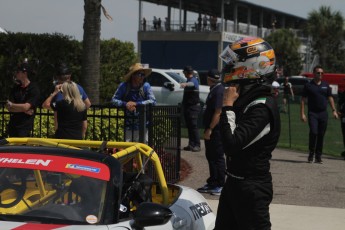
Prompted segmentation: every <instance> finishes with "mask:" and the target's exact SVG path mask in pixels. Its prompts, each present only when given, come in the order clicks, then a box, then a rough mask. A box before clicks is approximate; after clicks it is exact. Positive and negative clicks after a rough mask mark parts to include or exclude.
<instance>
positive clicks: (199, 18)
mask: <svg viewBox="0 0 345 230" xmlns="http://www.w3.org/2000/svg"><path fill="white" fill-rule="evenodd" d="M201 23H202V18H201V14H199V17H198V26H197V27H196V28H195V29H196V31H200V30H201Z"/></svg>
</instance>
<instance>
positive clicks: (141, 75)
mask: <svg viewBox="0 0 345 230" xmlns="http://www.w3.org/2000/svg"><path fill="white" fill-rule="evenodd" d="M134 76H136V77H141V78H144V77H145V73H140V72H139V73H135V74H134Z"/></svg>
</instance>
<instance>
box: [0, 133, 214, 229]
mask: <svg viewBox="0 0 345 230" xmlns="http://www.w3.org/2000/svg"><path fill="white" fill-rule="evenodd" d="M114 148H116V149H119V150H118V151H117V152H115V153H109V151H107V150H108V149H114ZM149 162H151V163H152V165H153V168H154V171H155V175H154V177H155V178H154V179H153V178H152V177H151V176H148V174H147V173H146V168H147V167H146V165H147V164H148V163H149ZM128 165H129V167H128ZM214 222H215V215H214V213H213V212H212V210H211V208H210V206H209V205H208V203H207V201H206V200H205V199H204V197H203V196H202V195H201V194H199V193H198V192H197V191H195V190H193V189H191V188H188V187H183V186H179V185H173V184H167V183H166V181H165V177H164V174H163V170H162V167H161V164H160V161H159V158H158V155H157V154H156V153H155V151H154V150H153V149H152V148H150V147H149V146H147V145H145V144H141V143H130V142H111V141H109V142H103V141H86V140H60V139H41V138H7V139H3V140H1V141H0V226H1V229H38V228H39V229H110V228H111V229H113V228H115V229H143V228H145V229H195V230H197V229H213V228H214Z"/></svg>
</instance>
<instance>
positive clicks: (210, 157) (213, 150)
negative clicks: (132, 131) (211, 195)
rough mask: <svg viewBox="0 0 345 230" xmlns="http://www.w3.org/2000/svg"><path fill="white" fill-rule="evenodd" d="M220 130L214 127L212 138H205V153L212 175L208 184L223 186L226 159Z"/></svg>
mask: <svg viewBox="0 0 345 230" xmlns="http://www.w3.org/2000/svg"><path fill="white" fill-rule="evenodd" d="M221 140H222V138H221V135H220V130H219V129H218V128H216V129H213V131H212V133H211V138H210V140H205V150H206V151H205V155H206V159H207V162H208V167H209V172H210V177H209V178H208V179H207V184H209V185H211V186H214V187H223V185H224V183H225V159H224V150H223V144H222V141H221Z"/></svg>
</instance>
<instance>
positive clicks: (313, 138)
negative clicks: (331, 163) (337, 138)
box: [308, 111, 328, 157]
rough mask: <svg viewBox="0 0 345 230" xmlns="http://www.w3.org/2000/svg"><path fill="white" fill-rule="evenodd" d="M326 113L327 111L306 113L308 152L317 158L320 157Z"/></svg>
mask: <svg viewBox="0 0 345 230" xmlns="http://www.w3.org/2000/svg"><path fill="white" fill-rule="evenodd" d="M327 121H328V113H327V111H324V112H319V113H314V112H309V113H308V123H309V151H310V153H313V154H316V156H317V157H320V156H321V155H322V150H323V139H324V137H325V133H326V129H327Z"/></svg>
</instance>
